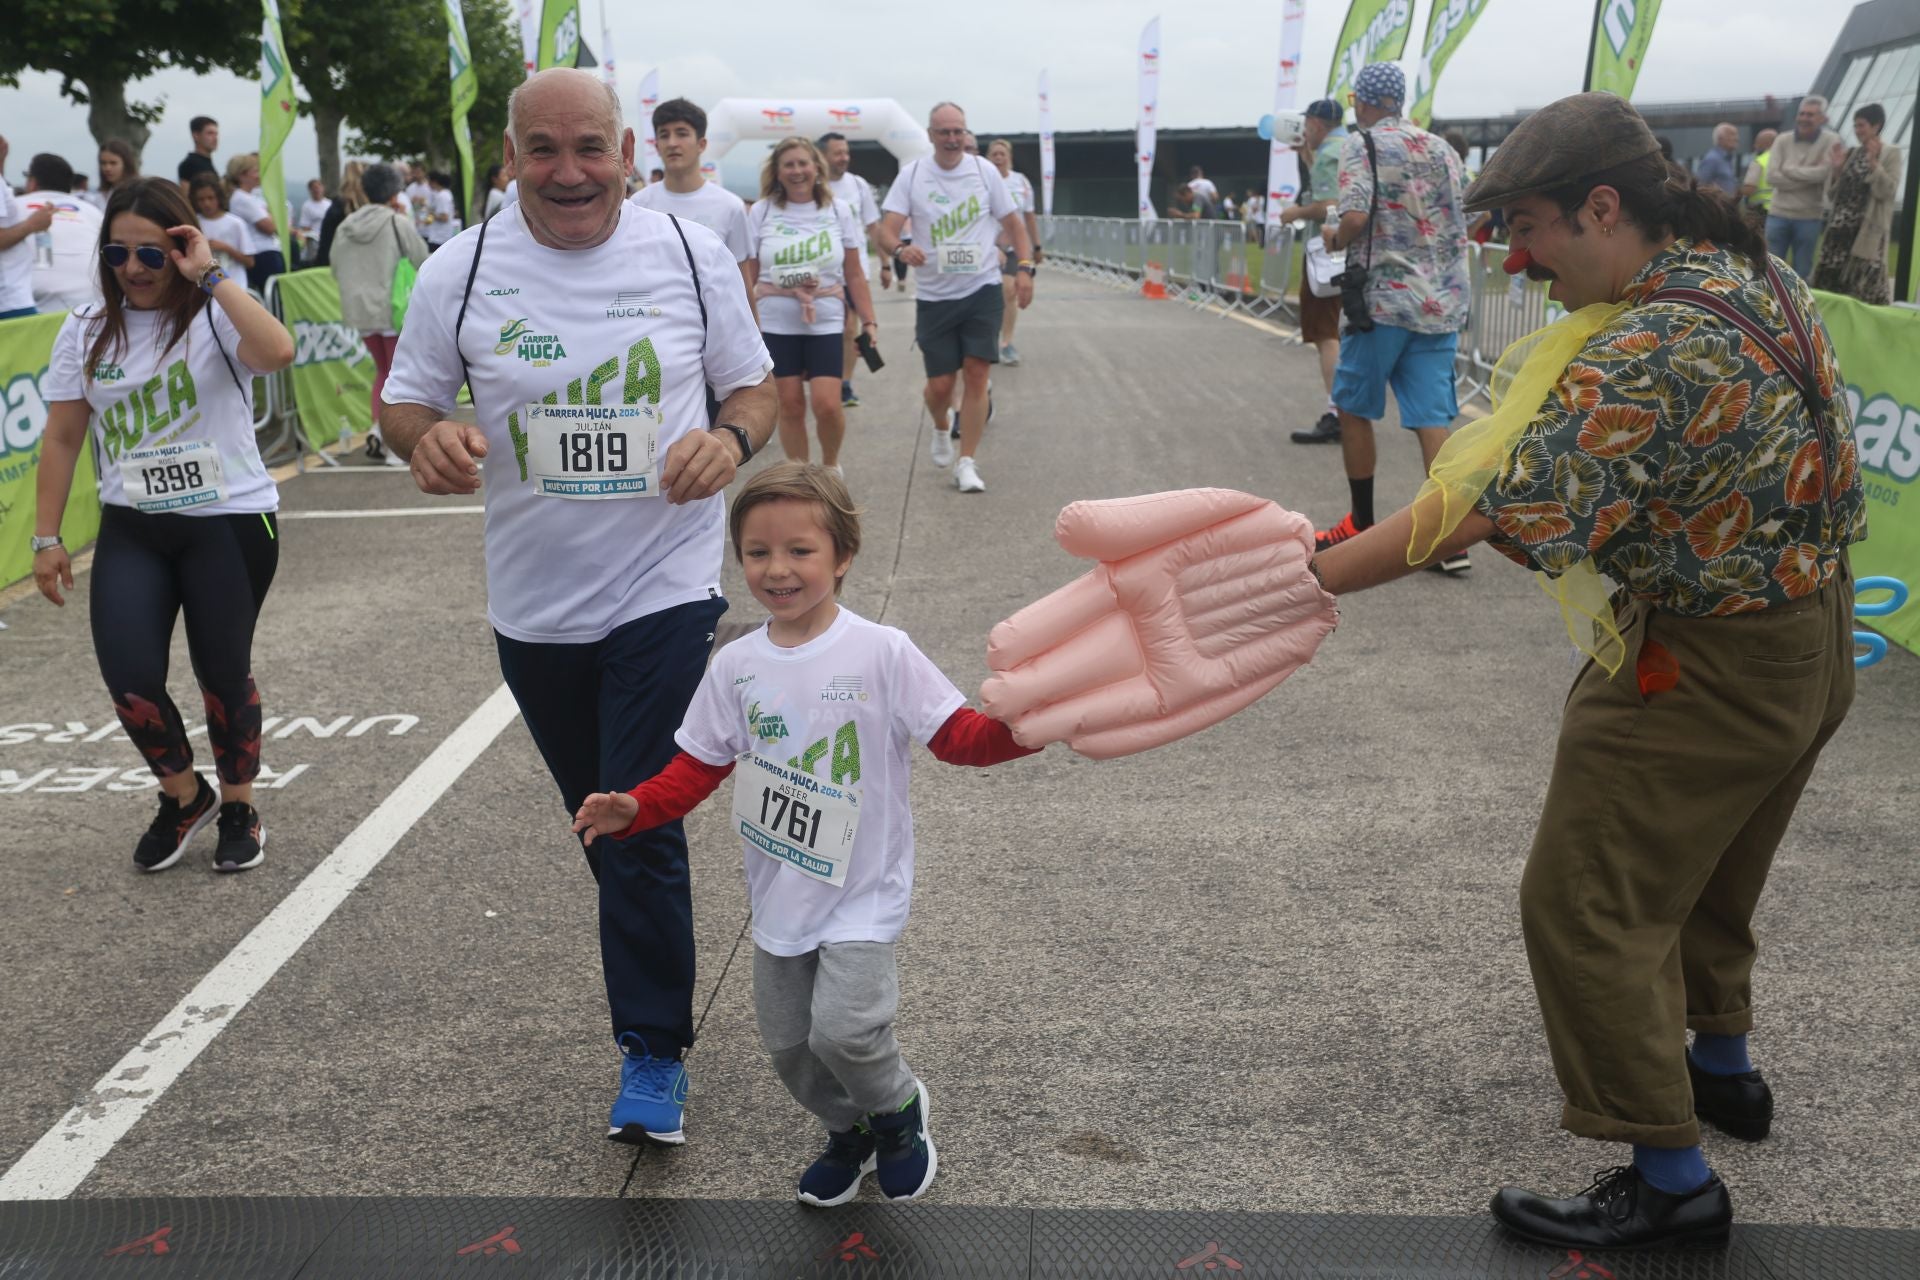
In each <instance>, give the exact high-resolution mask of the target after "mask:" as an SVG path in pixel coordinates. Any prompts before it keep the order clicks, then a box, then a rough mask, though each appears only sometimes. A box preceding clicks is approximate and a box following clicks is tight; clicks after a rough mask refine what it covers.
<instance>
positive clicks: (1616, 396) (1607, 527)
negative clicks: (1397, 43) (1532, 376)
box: [1478, 239, 1866, 616]
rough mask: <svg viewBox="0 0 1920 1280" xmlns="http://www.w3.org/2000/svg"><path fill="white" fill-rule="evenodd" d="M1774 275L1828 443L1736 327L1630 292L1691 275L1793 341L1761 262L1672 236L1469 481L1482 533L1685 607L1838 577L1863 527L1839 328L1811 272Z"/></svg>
mask: <svg viewBox="0 0 1920 1280" xmlns="http://www.w3.org/2000/svg"><path fill="white" fill-rule="evenodd" d="M1780 276H1781V279H1782V280H1783V281H1784V282H1785V284H1786V287H1787V289H1788V291H1789V295H1790V299H1791V302H1792V305H1793V307H1794V309H1795V310H1796V311H1798V312H1799V313H1800V316H1801V318H1802V320H1803V321H1804V322H1805V326H1806V329H1807V331H1808V334H1809V336H1810V337H1811V339H1812V342H1813V346H1814V351H1813V359H1812V361H1811V362H1810V363H1811V365H1812V368H1813V371H1814V380H1815V383H1816V384H1817V386H1818V389H1819V393H1820V395H1821V396H1822V397H1823V398H1824V399H1825V401H1826V404H1827V412H1826V427H1827V440H1826V442H1825V443H1824V446H1823V442H1822V440H1821V435H1820V432H1819V431H1818V429H1817V427H1816V423H1815V419H1814V417H1813V415H1812V414H1811V413H1810V412H1809V409H1808V406H1807V403H1806V401H1805V399H1804V398H1803V397H1802V396H1801V395H1800V393H1799V391H1797V390H1796V389H1795V388H1794V385H1793V383H1792V381H1791V380H1790V379H1788V378H1787V377H1786V375H1785V374H1784V373H1783V372H1782V371H1781V369H1780V368H1779V366H1778V365H1776V364H1775V363H1774V362H1773V360H1772V359H1771V358H1769V357H1768V355H1767V354H1766V352H1765V351H1763V350H1762V349H1761V348H1760V347H1759V346H1758V345H1757V344H1755V343H1754V342H1753V341H1752V340H1751V339H1750V338H1748V337H1746V335H1744V334H1743V333H1741V332H1740V331H1739V330H1738V329H1737V328H1735V327H1734V326H1733V325H1731V324H1729V323H1728V322H1726V321H1725V320H1722V319H1721V318H1720V317H1718V316H1716V315H1713V314H1712V313H1710V312H1708V311H1705V310H1703V309H1701V308H1699V307H1695V306H1691V305H1688V304H1686V303H1682V302H1655V303H1648V304H1645V305H1631V304H1635V303H1637V302H1638V301H1639V299H1641V298H1644V297H1646V296H1647V295H1648V294H1651V293H1653V292H1654V291H1655V290H1657V289H1660V288H1661V287H1663V286H1665V287H1682V286H1683V287H1687V288H1693V289H1700V290H1703V291H1705V292H1708V293H1713V294H1716V295H1718V296H1720V297H1721V298H1724V299H1725V300H1726V301H1727V302H1728V303H1730V304H1731V305H1732V306H1733V307H1735V308H1736V309H1738V310H1739V311H1742V312H1744V313H1745V314H1746V315H1747V316H1748V318H1750V319H1752V320H1754V321H1756V322H1757V323H1758V325H1759V327H1761V328H1762V329H1764V330H1765V331H1766V332H1768V333H1770V334H1772V335H1773V336H1774V337H1775V338H1776V339H1777V340H1778V341H1779V343H1780V344H1781V345H1782V346H1783V347H1785V348H1786V349H1787V350H1788V351H1790V352H1797V347H1796V344H1795V342H1794V338H1793V333H1792V330H1791V329H1790V328H1789V327H1788V325H1787V323H1786V318H1785V316H1784V315H1783V314H1782V313H1781V311H1780V309H1779V305H1778V303H1776V302H1775V300H1774V296H1773V291H1772V290H1771V289H1770V288H1768V285H1767V279H1766V276H1765V274H1764V273H1763V272H1762V271H1760V270H1759V269H1758V268H1756V267H1755V266H1754V265H1753V264H1752V263H1751V262H1749V261H1748V260H1747V259H1746V258H1745V257H1743V256H1741V255H1738V254H1735V253H1732V252H1730V251H1728V250H1726V249H1723V248H1721V247H1719V246H1718V245H1715V244H1713V243H1711V242H1708V241H1705V240H1701V241H1690V240H1684V239H1683V240H1677V241H1675V242H1674V244H1673V245H1672V246H1671V247H1670V248H1668V249H1666V250H1664V251H1662V252H1661V253H1659V254H1657V255H1656V256H1655V257H1654V259H1653V260H1652V261H1651V262H1649V263H1648V264H1647V265H1646V266H1645V267H1644V268H1642V269H1641V271H1640V273H1639V274H1638V275H1636V276H1635V277H1634V279H1633V281H1632V283H1631V284H1629V285H1628V286H1627V289H1626V292H1625V294H1624V296H1623V300H1624V301H1626V302H1627V303H1629V304H1630V305H1629V307H1628V309H1627V310H1625V311H1623V312H1621V313H1620V315H1619V316H1618V318H1616V319H1615V320H1614V321H1613V322H1612V323H1611V324H1609V325H1607V326H1606V327H1605V328H1602V329H1601V330H1599V331H1598V332H1596V333H1595V334H1594V335H1593V336H1592V337H1591V338H1590V339H1588V341H1587V343H1586V345H1585V346H1584V347H1583V348H1582V349H1581V351H1580V354H1579V355H1578V356H1576V357H1574V359H1573V360H1572V361H1571V362H1570V363H1568V365H1567V367H1566V370H1565V372H1563V373H1562V374H1561V376H1560V380H1559V383H1558V384H1557V385H1556V386H1555V387H1554V390H1553V392H1552V394H1550V395H1549V396H1548V397H1547V401H1546V403H1545V404H1544V405H1542V406H1541V408H1540V412H1539V413H1538V414H1537V415H1536V416H1535V418H1534V420H1533V422H1532V423H1531V425H1529V427H1528V428H1527V430H1526V432H1525V434H1524V435H1522V436H1521V438H1520V441H1519V444H1518V445H1517V446H1516V448H1515V449H1514V451H1513V453H1512V455H1511V456H1510V457H1509V458H1508V459H1507V460H1506V462H1505V464H1504V466H1503V468H1502V470H1501V472H1500V474H1499V475H1498V476H1497V477H1496V478H1495V480H1494V482H1493V484H1491V485H1490V486H1488V488H1487V490H1486V492H1485V493H1484V494H1482V495H1481V498H1480V502H1479V504H1478V505H1479V510H1480V511H1481V513H1482V514H1484V515H1485V516H1487V517H1488V518H1489V519H1491V520H1492V521H1493V522H1494V524H1495V525H1497V526H1498V533H1496V535H1495V536H1494V538H1493V539H1492V541H1493V545H1494V546H1495V547H1496V548H1497V549H1498V550H1500V551H1501V552H1502V553H1503V554H1505V555H1507V556H1508V557H1509V558H1511V559H1513V560H1515V561H1517V562H1519V563H1520V564H1522V565H1524V566H1526V567H1528V568H1532V569H1538V570H1541V571H1542V572H1544V573H1547V574H1549V575H1558V574H1561V573H1565V572H1566V571H1567V570H1568V569H1571V568H1572V567H1573V566H1575V565H1577V564H1579V563H1580V562H1581V561H1582V560H1588V559H1591V560H1592V561H1593V562H1594V566H1595V568H1597V569H1598V570H1599V571H1600V572H1602V573H1604V574H1606V575H1608V576H1609V577H1611V578H1612V579H1613V580H1614V581H1615V582H1617V583H1619V584H1620V585H1621V586H1623V587H1624V588H1625V589H1626V590H1627V591H1629V592H1631V593H1632V594H1633V595H1635V596H1637V597H1639V598H1641V599H1644V600H1648V601H1651V602H1653V603H1654V604H1655V605H1656V606H1657V607H1659V608H1661V609H1665V610H1668V611H1670V612H1673V613H1680V614H1689V615H1695V616H1700V615H1723V614H1732V613H1745V612H1749V611H1752V610H1756V609H1766V608H1769V607H1771V606H1773V605H1776V604H1783V603H1785V602H1786V601H1789V600H1793V599H1796V598H1798V597H1800V596H1804V595H1806V594H1807V593H1809V592H1811V591H1813V590H1814V589H1815V588H1817V587H1819V586H1821V585H1823V584H1824V583H1825V582H1827V581H1828V580H1829V579H1830V578H1832V577H1833V575H1834V572H1835V570H1836V569H1837V567H1838V564H1839V553H1840V549H1841V548H1842V547H1844V546H1847V545H1848V544H1850V543H1854V542H1858V541H1860V540H1861V539H1863V538H1865V537H1866V503H1865V495H1864V493H1863V491H1862V489H1861V486H1860V462H1859V451H1858V449H1857V448H1856V446H1855V444H1854V439H1853V420H1852V416H1851V414H1850V413H1849V411H1848V408H1847V400H1846V396H1845V395H1844V394H1843V393H1842V390H1841V388H1842V383H1841V380H1840V369H1839V365H1838V363H1837V362H1836V361H1835V359H1834V353H1833V341H1832V339H1831V338H1829V337H1828V336H1827V331H1826V327H1825V326H1824V325H1823V324H1821V322H1820V315H1819V312H1817V311H1816V310H1815V309H1814V305H1813V297H1812V295H1811V294H1810V293H1809V292H1808V290H1807V287H1806V285H1805V284H1804V283H1802V282H1801V280H1800V278H1799V277H1798V276H1796V275H1794V274H1793V273H1792V272H1791V271H1788V270H1786V269H1785V268H1784V266H1782V267H1781V269H1780ZM1802 358H1803V359H1804V358H1805V357H1804V355H1803V356H1802Z"/></svg>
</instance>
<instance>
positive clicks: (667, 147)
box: [627, 98, 752, 301]
mask: <svg viewBox="0 0 1920 1280" xmlns="http://www.w3.org/2000/svg"><path fill="white" fill-rule="evenodd" d="M653 132H654V145H655V146H657V147H658V148H659V149H660V162H661V163H662V164H664V165H665V166H666V176H665V177H664V178H663V179H661V180H659V181H656V182H649V183H648V184H647V185H646V186H644V187H642V188H640V189H639V190H638V191H636V192H634V193H633V194H632V195H631V196H629V197H627V203H628V204H631V205H633V206H634V207H635V208H639V209H652V210H655V211H656V212H659V213H670V214H672V215H673V216H674V217H676V218H678V219H680V220H681V221H682V222H697V223H699V224H700V225H701V226H703V227H705V228H706V229H707V230H709V231H711V232H713V234H715V235H717V236H719V237H720V239H721V240H723V241H725V242H726V246H727V252H728V253H730V254H732V255H733V260H734V261H735V262H737V263H739V264H740V279H741V281H742V284H743V286H744V283H745V281H746V277H747V266H746V263H747V259H748V258H749V257H751V256H752V250H751V248H750V247H749V245H748V242H747V206H746V204H745V203H744V202H742V201H741V199H740V197H739V196H736V195H735V194H733V192H731V191H729V190H727V189H726V188H725V187H723V186H721V185H720V184H719V183H717V182H708V181H707V175H706V174H704V173H702V172H700V157H701V155H702V154H703V153H705V151H706V149H707V113H706V112H704V111H702V110H701V109H700V108H699V107H696V106H695V105H693V103H691V102H688V101H687V100H686V99H685V98H669V99H667V100H666V101H665V102H663V103H661V104H660V105H659V106H657V107H655V108H654V109H653ZM749 301H751V297H749Z"/></svg>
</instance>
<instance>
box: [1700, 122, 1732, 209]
mask: <svg viewBox="0 0 1920 1280" xmlns="http://www.w3.org/2000/svg"><path fill="white" fill-rule="evenodd" d="M1739 160H1740V131H1739V130H1738V129H1736V128H1734V127H1733V126H1732V125H1730V124H1717V125H1715V126H1713V145H1712V146H1711V147H1708V148H1707V154H1705V155H1704V156H1701V157H1700V163H1699V164H1698V165H1697V166H1695V168H1694V171H1693V176H1694V178H1695V179H1696V180H1697V181H1698V182H1699V184H1700V185H1701V186H1703V187H1714V188H1716V189H1718V190H1721V191H1724V192H1726V193H1727V194H1728V195H1730V196H1732V195H1738V194H1739V193H1740V170H1739V168H1738V167H1737V165H1738V163H1739Z"/></svg>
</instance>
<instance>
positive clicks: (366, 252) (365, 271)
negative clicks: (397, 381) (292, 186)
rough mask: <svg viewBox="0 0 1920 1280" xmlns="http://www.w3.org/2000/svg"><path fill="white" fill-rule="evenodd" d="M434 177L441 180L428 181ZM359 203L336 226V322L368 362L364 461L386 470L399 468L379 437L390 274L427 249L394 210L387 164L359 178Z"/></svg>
mask: <svg viewBox="0 0 1920 1280" xmlns="http://www.w3.org/2000/svg"><path fill="white" fill-rule="evenodd" d="M434 176H435V177H439V176H441V175H438V174H436V175H434ZM360 185H361V187H362V188H363V190H364V194H365V203H363V204H362V205H361V206H360V207H359V208H358V209H355V210H354V211H353V212H352V213H351V214H348V215H347V218H346V220H345V221H344V222H342V223H341V224H340V231H339V234H338V235H336V236H334V238H333V246H332V265H333V278H334V279H335V280H336V281H338V282H339V285H340V318H341V320H342V321H343V322H345V323H346V324H347V325H349V326H350V327H352V328H354V329H357V330H359V332H360V339H361V341H363V342H365V343H366V344H367V351H368V352H369V353H370V354H371V355H372V356H373V370H374V372H373V422H374V426H373V432H372V434H370V435H369V436H368V437H367V456H368V457H370V458H378V457H382V456H383V455H384V456H385V458H386V461H387V465H388V466H390V467H404V466H406V465H407V464H406V462H405V461H404V460H403V459H402V458H401V457H400V455H399V454H396V453H388V452H387V451H386V447H385V442H384V441H383V439H382V438H381V435H380V392H381V390H382V389H383V388H384V387H385V386H386V385H387V371H388V370H390V369H391V368H393V349H394V347H395V346H397V345H398V344H399V342H400V325H399V323H398V322H397V321H396V320H395V318H394V314H393V273H394V270H395V269H396V268H397V267H398V266H399V265H400V259H401V258H402V257H404V258H406V260H407V261H409V262H411V263H412V264H413V265H414V266H416V267H417V266H419V265H420V264H421V263H423V262H425V261H426V260H427V245H426V242H425V241H423V240H422V239H421V238H420V233H419V232H418V231H416V230H414V226H413V218H412V217H411V216H410V214H408V213H402V212H401V211H400V209H399V208H398V207H397V206H396V203H395V199H394V198H395V197H396V196H398V195H399V194H400V171H399V170H398V169H396V168H394V167H393V166H392V165H388V164H376V165H372V166H370V167H368V168H367V169H366V170H365V171H364V172H363V173H362V174H361V176H360Z"/></svg>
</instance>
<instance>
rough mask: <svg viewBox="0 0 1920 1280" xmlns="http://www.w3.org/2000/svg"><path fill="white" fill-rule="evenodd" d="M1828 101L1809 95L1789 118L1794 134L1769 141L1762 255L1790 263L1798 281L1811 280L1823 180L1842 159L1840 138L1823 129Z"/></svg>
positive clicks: (1825, 191) (1823, 187) (1815, 95)
mask: <svg viewBox="0 0 1920 1280" xmlns="http://www.w3.org/2000/svg"><path fill="white" fill-rule="evenodd" d="M1826 124H1827V100H1826V99H1825V98H1823V97H1821V96H1820V95H1819V94H1809V95H1807V96H1806V97H1805V98H1802V99H1801V100H1800V109H1799V110H1798V111H1796V112H1795V113H1794V116H1793V132H1792V133H1783V134H1781V135H1780V136H1779V137H1777V138H1775V139H1774V140H1773V149H1772V151H1771V152H1769V154H1770V155H1771V156H1772V157H1773V160H1772V162H1771V163H1770V164H1769V165H1768V166H1767V177H1768V179H1769V180H1770V181H1771V182H1772V183H1773V207H1772V208H1771V209H1770V210H1769V211H1768V213H1767V252H1768V253H1770V254H1772V255H1773V256H1774V257H1776V258H1781V259H1785V260H1787V261H1789V262H1791V263H1792V265H1793V269H1794V272H1795V274H1797V275H1799V276H1800V278H1801V279H1803V280H1810V279H1812V278H1813V246H1814V242H1815V241H1817V240H1819V239H1820V225H1821V222H1822V217H1821V213H1822V204H1823V202H1824V201H1825V199H1826V193H1827V180H1828V179H1829V178H1831V177H1832V176H1833V172H1834V169H1835V168H1836V167H1837V166H1838V164H1839V163H1840V161H1841V160H1843V159H1844V158H1845V157H1846V153H1847V149H1846V147H1845V146H1844V145H1842V144H1841V142H1840V135H1839V134H1837V133H1835V132H1834V131H1833V130H1831V129H1829V128H1827V127H1826Z"/></svg>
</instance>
